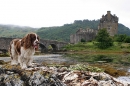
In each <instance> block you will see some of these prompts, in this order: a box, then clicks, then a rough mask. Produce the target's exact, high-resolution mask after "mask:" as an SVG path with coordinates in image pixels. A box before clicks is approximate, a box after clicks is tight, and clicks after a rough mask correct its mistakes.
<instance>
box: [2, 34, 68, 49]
mask: <svg viewBox="0 0 130 86" xmlns="http://www.w3.org/2000/svg"><path fill="white" fill-rule="evenodd" d="M13 39H14V38H6V37H0V51H2V50H3V51H5V50H6V51H7V50H8V49H9V45H10V42H11V41H12V40H13ZM40 42H41V46H40V47H41V51H44V50H47V49H48V46H49V45H51V46H52V48H53V50H60V49H61V48H62V47H63V46H65V45H67V44H68V43H67V42H59V41H56V40H44V39H40Z"/></svg>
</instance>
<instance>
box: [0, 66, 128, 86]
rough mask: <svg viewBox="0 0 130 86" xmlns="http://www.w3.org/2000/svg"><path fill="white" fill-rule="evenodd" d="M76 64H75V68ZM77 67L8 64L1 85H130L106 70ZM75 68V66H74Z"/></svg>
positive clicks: (2, 71)
mask: <svg viewBox="0 0 130 86" xmlns="http://www.w3.org/2000/svg"><path fill="white" fill-rule="evenodd" d="M74 67H75V66H73V68H74ZM83 67H84V68H83V70H84V71H81V69H82V68H81V66H80V65H78V68H77V66H76V68H77V69H80V70H72V66H71V70H70V68H69V67H54V66H52V67H50V66H42V65H41V66H40V65H38V66H37V65H35V66H34V67H32V68H27V69H26V70H22V69H20V68H19V66H10V64H6V66H3V67H2V68H0V86H129V85H130V83H129V82H122V81H119V80H117V79H116V78H114V77H112V76H110V75H108V74H106V73H104V72H90V71H87V70H86V69H85V68H87V67H85V65H83ZM74 69H75V68H74Z"/></svg>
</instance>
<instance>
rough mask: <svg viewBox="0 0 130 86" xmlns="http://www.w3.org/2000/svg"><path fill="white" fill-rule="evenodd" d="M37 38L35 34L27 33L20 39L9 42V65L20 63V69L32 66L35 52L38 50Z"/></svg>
mask: <svg viewBox="0 0 130 86" xmlns="http://www.w3.org/2000/svg"><path fill="white" fill-rule="evenodd" d="M38 45H39V37H38V35H37V34H36V33H29V34H27V35H26V36H25V37H24V38H22V39H13V40H12V41H11V42H10V49H9V50H10V56H11V65H17V64H18V63H20V66H21V68H22V69H25V68H27V67H28V66H32V62H33V58H32V56H33V55H34V53H35V50H36V49H38Z"/></svg>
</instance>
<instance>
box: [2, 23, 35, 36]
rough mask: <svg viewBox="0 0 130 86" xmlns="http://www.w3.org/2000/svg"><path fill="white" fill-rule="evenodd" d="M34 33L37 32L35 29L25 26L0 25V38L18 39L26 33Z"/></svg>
mask: <svg viewBox="0 0 130 86" xmlns="http://www.w3.org/2000/svg"><path fill="white" fill-rule="evenodd" d="M36 31H37V29H36V28H31V27H27V26H17V25H2V24H0V37H12V38H19V37H23V36H24V35H25V34H27V33H28V32H36Z"/></svg>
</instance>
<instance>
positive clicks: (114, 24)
mask: <svg viewBox="0 0 130 86" xmlns="http://www.w3.org/2000/svg"><path fill="white" fill-rule="evenodd" d="M103 28H106V29H107V32H108V33H109V35H110V36H114V35H115V34H117V30H118V17H117V16H116V15H115V14H114V15H112V14H111V11H107V14H106V15H105V16H104V15H102V18H101V19H100V23H99V26H98V30H99V29H103Z"/></svg>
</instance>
